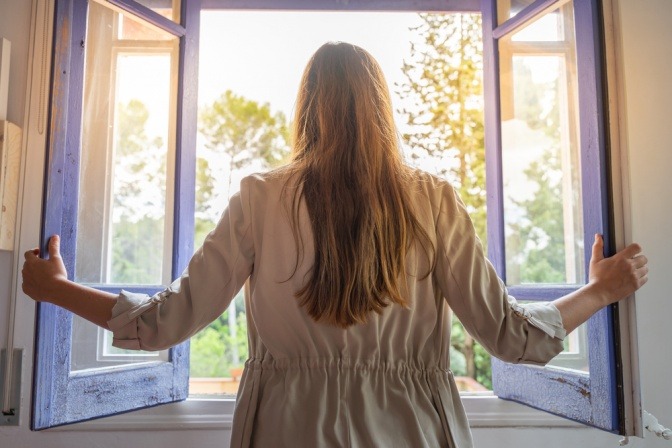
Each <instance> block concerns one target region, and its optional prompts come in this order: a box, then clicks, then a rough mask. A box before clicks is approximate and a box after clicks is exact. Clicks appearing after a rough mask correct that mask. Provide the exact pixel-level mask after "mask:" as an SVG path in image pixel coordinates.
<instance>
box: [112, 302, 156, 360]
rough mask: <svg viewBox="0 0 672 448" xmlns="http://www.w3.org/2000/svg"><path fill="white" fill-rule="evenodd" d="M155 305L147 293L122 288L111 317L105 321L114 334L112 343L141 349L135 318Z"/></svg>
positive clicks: (126, 347) (119, 346)
mask: <svg viewBox="0 0 672 448" xmlns="http://www.w3.org/2000/svg"><path fill="white" fill-rule="evenodd" d="M156 305H157V303H156V302H155V301H152V300H151V299H150V298H149V296H148V295H147V294H139V293H133V292H128V291H124V290H122V291H121V292H120V293H119V296H118V297H117V303H116V304H115V305H114V307H113V308H112V318H111V319H110V320H108V321H107V326H108V327H109V329H110V331H112V333H113V335H114V337H113V339H112V345H113V346H114V347H118V348H123V349H129V350H142V348H141V347H140V340H139V338H138V323H137V318H138V316H140V315H141V314H142V313H144V312H145V311H147V310H148V309H150V308H153V307H155V306H156Z"/></svg>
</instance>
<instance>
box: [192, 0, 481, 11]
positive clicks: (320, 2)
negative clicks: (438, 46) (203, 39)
mask: <svg viewBox="0 0 672 448" xmlns="http://www.w3.org/2000/svg"><path fill="white" fill-rule="evenodd" d="M202 2H203V3H202V4H203V9H235V10H304V11H412V12H447V11H450V12H480V0H202Z"/></svg>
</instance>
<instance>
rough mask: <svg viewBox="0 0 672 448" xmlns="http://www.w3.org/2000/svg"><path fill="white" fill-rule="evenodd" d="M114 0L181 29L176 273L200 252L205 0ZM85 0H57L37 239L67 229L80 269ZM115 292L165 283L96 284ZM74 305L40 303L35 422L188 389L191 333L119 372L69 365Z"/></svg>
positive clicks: (41, 425)
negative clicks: (197, 197)
mask: <svg viewBox="0 0 672 448" xmlns="http://www.w3.org/2000/svg"><path fill="white" fill-rule="evenodd" d="M110 3H111V4H112V5H114V6H116V7H117V8H120V9H121V10H123V11H124V12H126V13H128V14H132V15H134V16H137V17H140V18H142V19H143V20H146V21H148V22H150V23H151V24H153V25H155V26H157V27H159V28H161V29H163V30H165V31H166V32H168V33H170V34H172V35H174V36H177V37H179V39H180V47H179V58H180V63H179V71H178V77H179V81H178V87H177V96H178V101H177V123H178V125H177V139H176V142H177V145H176V171H175V180H174V181H175V201H174V202H175V210H174V230H173V254H172V255H173V265H172V269H171V270H172V276H173V277H177V276H178V275H179V274H180V273H181V272H182V271H183V270H184V269H185V267H186V266H187V263H188V261H189V258H190V256H191V254H192V252H193V238H192V236H191V235H192V234H193V228H194V196H193V195H194V185H195V148H196V117H197V110H196V107H197V105H196V95H197V89H196V87H197V82H196V80H197V74H198V26H199V20H200V4H199V1H198V0H196V1H194V0H190V1H184V2H183V3H182V10H181V24H176V23H174V22H173V21H171V20H169V19H166V18H164V17H162V16H161V15H159V14H157V13H156V12H154V11H152V10H151V9H149V8H147V7H145V6H143V5H140V4H137V3H135V2H133V1H131V0H112V1H110ZM87 12H88V1H87V0H57V1H56V9H55V26H54V63H53V71H52V85H53V87H52V97H51V101H52V103H51V112H50V134H49V136H48V145H47V162H46V164H45V190H44V196H43V197H44V203H43V210H42V234H41V237H40V247H41V248H42V250H43V253H47V251H46V246H47V242H48V239H49V236H50V235H53V234H59V235H61V252H62V257H63V261H64V263H65V265H66V267H67V269H68V273H69V276H70V278H71V279H72V278H73V276H74V272H75V251H76V247H75V245H76V237H77V210H78V206H77V205H78V190H79V185H78V181H79V157H80V148H81V141H80V135H81V116H82V92H83V90H82V89H83V82H84V80H83V72H84V70H83V67H84V51H85V36H86V20H87ZM93 286H95V287H97V288H98V289H101V290H105V291H109V292H113V293H118V292H119V290H120V289H121V288H122V287H123V288H124V289H126V290H129V291H134V292H144V293H148V294H154V293H155V292H157V291H160V290H162V289H163V288H164V286H162V285H144V286H137V285H136V286H126V285H120V286H118V285H115V286H108V285H93ZM71 340H72V314H71V313H70V312H68V311H65V310H64V309H62V308H59V307H56V306H54V305H51V304H48V303H39V304H38V307H37V329H36V342H35V364H34V365H35V367H34V369H35V371H34V375H33V413H32V419H31V429H33V430H41V429H46V428H50V427H53V426H59V425H63V424H68V423H74V422H78V421H84V420H89V419H92V418H97V417H102V416H107V415H113V414H118V413H121V412H125V411H128V410H132V409H140V408H145V407H150V406H155V405H157V404H162V403H169V402H173V401H179V400H184V399H185V398H187V394H188V387H189V385H188V381H189V342H188V341H187V342H185V343H182V344H179V345H177V346H175V347H173V348H171V349H170V352H169V361H168V362H156V363H146V364H145V363H143V364H142V365H141V366H133V365H129V366H128V368H123V369H120V370H118V371H116V372H112V373H98V372H95V371H94V372H81V373H80V372H78V373H74V374H73V373H71V372H70V347H71Z"/></svg>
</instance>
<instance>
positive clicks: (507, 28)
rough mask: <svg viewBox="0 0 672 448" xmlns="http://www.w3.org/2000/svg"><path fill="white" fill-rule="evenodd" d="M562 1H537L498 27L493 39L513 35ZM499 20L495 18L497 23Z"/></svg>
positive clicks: (493, 33)
mask: <svg viewBox="0 0 672 448" xmlns="http://www.w3.org/2000/svg"><path fill="white" fill-rule="evenodd" d="M559 1H560V0H535V1H534V2H533V3H530V4H529V5H527V6H526V7H525V8H523V9H522V10H521V11H520V12H519V13H518V14H516V15H515V16H513V17H511V18H510V19H509V20H507V21H506V22H504V23H502V24H501V25H499V26H497V27H496V28H495V29H494V31H493V32H492V37H494V38H495V39H499V38H501V37H503V36H506V35H507V34H513V33H515V32H516V31H518V30H519V29H521V28H523V27H524V26H525V25H527V24H528V23H529V22H530V21H531V20H533V19H535V18H537V17H540V16H541V15H543V14H544V12H546V11H548V10H549V9H552V8H554V7H555V6H556V5H557V4H558V2H559ZM496 20H497V18H495V23H496Z"/></svg>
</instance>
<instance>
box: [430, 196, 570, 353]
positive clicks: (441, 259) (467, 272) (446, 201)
mask: <svg viewBox="0 0 672 448" xmlns="http://www.w3.org/2000/svg"><path fill="white" fill-rule="evenodd" d="M440 201H441V202H440V208H439V213H438V217H437V221H436V230H437V248H436V249H437V254H436V255H437V262H436V268H435V271H434V275H435V281H436V282H437V283H438V285H439V287H440V289H441V293H442V295H443V297H444V298H445V299H446V300H447V302H448V305H449V307H450V308H452V310H453V311H454V312H455V314H456V316H457V317H458V318H459V319H460V321H461V322H462V324H463V325H464V327H465V329H466V330H467V331H468V332H469V333H470V334H471V335H472V336H473V337H474V338H475V339H476V340H477V341H478V342H479V343H480V344H481V345H483V347H484V348H485V349H486V350H487V351H488V352H489V353H490V354H492V355H493V356H496V357H497V358H499V359H502V360H503V361H507V362H513V363H526V364H537V365H544V364H546V363H547V362H548V361H550V360H551V359H552V358H553V357H554V356H555V355H557V354H558V353H560V352H561V351H562V349H563V344H562V339H564V337H565V330H564V327H563V324H562V318H561V316H560V312H559V311H558V310H557V308H556V307H555V305H553V304H552V303H550V302H538V303H534V304H529V305H527V304H526V305H522V304H519V303H517V302H516V300H515V299H514V298H513V297H511V296H509V295H508V293H507V291H506V287H505V286H504V283H503V282H502V281H501V280H500V279H499V277H498V276H497V274H496V272H495V269H494V267H493V266H492V264H491V263H490V262H489V261H488V260H487V258H486V257H485V254H484V251H483V245H482V244H481V241H480V240H479V238H478V237H477V236H476V232H475V230H474V226H473V223H472V221H471V218H470V217H469V214H468V213H467V210H466V207H465V206H464V204H463V203H462V201H461V200H460V198H459V197H458V196H457V193H456V192H455V191H454V189H453V188H452V187H451V186H450V185H449V184H447V183H446V184H443V185H442V187H441V199H440Z"/></svg>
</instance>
